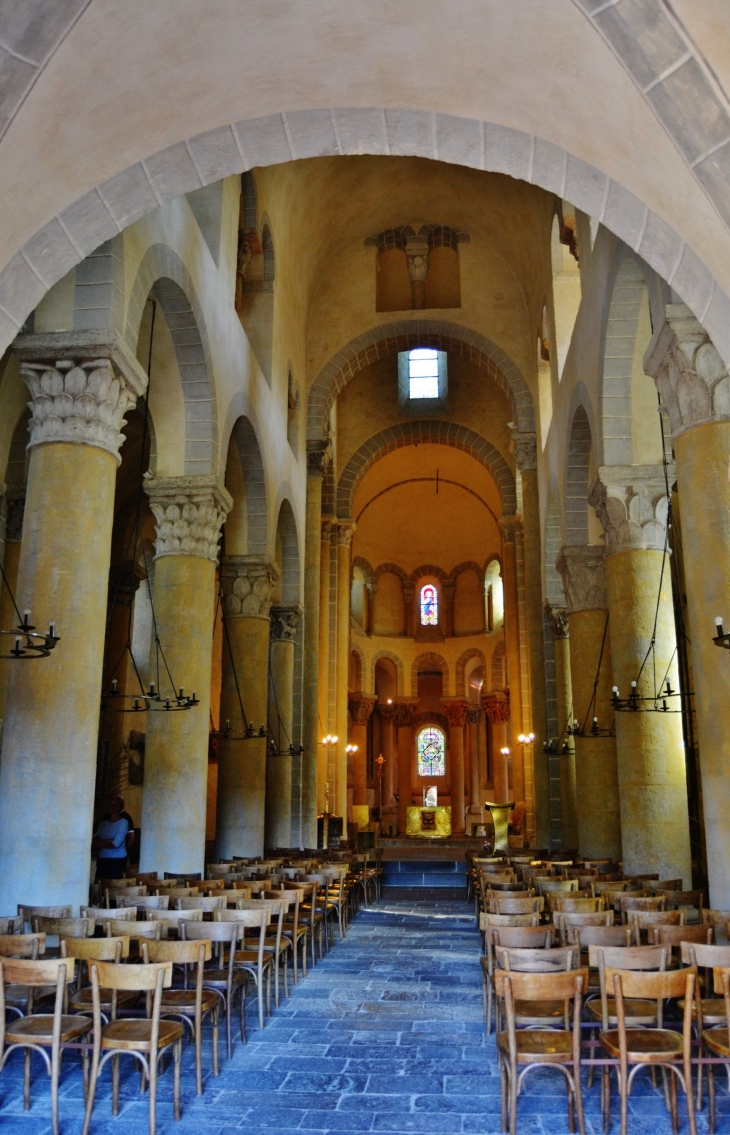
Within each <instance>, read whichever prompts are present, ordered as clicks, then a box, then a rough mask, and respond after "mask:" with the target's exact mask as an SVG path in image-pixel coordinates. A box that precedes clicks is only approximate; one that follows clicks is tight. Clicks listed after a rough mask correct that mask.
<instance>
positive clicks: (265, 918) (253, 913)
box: [213, 900, 271, 927]
mask: <svg viewBox="0 0 730 1135" xmlns="http://www.w3.org/2000/svg"><path fill="white" fill-rule="evenodd" d="M249 901H250V900H249ZM213 921H214V922H240V923H241V925H242V926H244V927H249V926H250V927H253V926H268V925H269V923H270V921H271V908H270V907H269V906H268V905H267V904H266V903H261V904H260V905H257V906H256V907H255V908H254V909H253V910H252V909H251V908H250V907H249V908H248V909H244V910H214V911H213Z"/></svg>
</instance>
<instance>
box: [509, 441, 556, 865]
mask: <svg viewBox="0 0 730 1135" xmlns="http://www.w3.org/2000/svg"><path fill="white" fill-rule="evenodd" d="M511 449H512V452H513V454H514V458H515V464H516V465H517V468H518V469H519V470H520V475H521V477H522V531H523V544H524V549H525V609H526V613H527V648H528V661H529V668H530V697H531V701H532V714H531V717H532V732H533V733H534V734H535V740H534V743H533V744H532V745H531V746H530V747H529V748H528V750H527V753H526V755H525V759H526V760H528V761H531V762H532V764H533V778H534V786H535V788H534V791H535V838H536V840H537V846H538V847H547V846H548V845H549V843H550V783H549V776H548V762H547V759H546V758H545V757H544V756H543V742H544V741H545V740H546V739H547V697H546V688H545V642H544V636H543V626H542V550H541V545H540V494H539V489H538V483H537V443H536V437H535V434H534V433H526V432H524V433H523V432H522V431H518V430H514V431H513V433H512V444H511ZM510 681H511V679H510Z"/></svg>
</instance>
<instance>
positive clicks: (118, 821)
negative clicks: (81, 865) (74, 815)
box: [91, 796, 129, 881]
mask: <svg viewBox="0 0 730 1135" xmlns="http://www.w3.org/2000/svg"><path fill="white" fill-rule="evenodd" d="M123 808H124V803H123V801H122V798H121V796H112V797H111V799H110V800H109V811H108V812H107V814H106V816H105V817H104V819H103V820H102V821H101V823H100V824H99V827H98V828H97V831H96V835H95V836H94V839H93V842H92V845H91V846H92V850H94V851H96V878H97V881H98V880H99V879H122V878H124V872H125V870H126V868H127V836H128V834H129V821H128V820H127V819H126V818H125V816H124V815H122V811H123Z"/></svg>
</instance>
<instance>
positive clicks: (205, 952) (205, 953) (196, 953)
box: [142, 938, 213, 966]
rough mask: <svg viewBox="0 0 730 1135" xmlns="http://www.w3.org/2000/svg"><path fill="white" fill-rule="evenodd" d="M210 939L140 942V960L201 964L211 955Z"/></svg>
mask: <svg viewBox="0 0 730 1135" xmlns="http://www.w3.org/2000/svg"><path fill="white" fill-rule="evenodd" d="M211 943H212V939H210V938H201V939H199V940H198V941H194V940H193V939H189V938H188V939H185V940H181V941H179V942H151V941H147V940H145V941H144V942H142V960H143V961H144V962H145V964H146V963H147V962H172V964H173V965H174V966H184V965H188V966H189V965H201V966H202V964H203V962H209V961H210V959H211V957H212V956H213V951H212V945H211Z"/></svg>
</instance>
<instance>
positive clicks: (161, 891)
mask: <svg viewBox="0 0 730 1135" xmlns="http://www.w3.org/2000/svg"><path fill="white" fill-rule="evenodd" d="M155 891H156V892H157V894H158V895H167V896H168V898H171V899H189V898H192V896H193V895H197V893H198V888H197V887H164V886H162V884H160V885H159V886H158V887H155Z"/></svg>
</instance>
